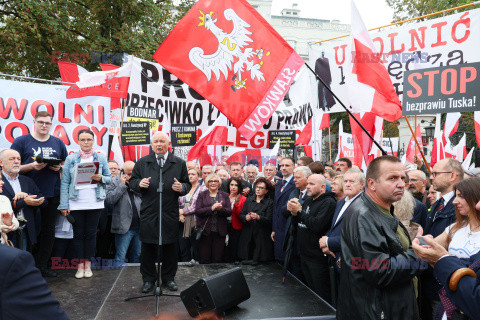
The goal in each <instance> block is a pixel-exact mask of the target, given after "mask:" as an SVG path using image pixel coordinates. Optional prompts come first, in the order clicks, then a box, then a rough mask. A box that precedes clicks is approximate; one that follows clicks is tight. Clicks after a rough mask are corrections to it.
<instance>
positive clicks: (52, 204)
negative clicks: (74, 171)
mask: <svg viewBox="0 0 480 320" xmlns="http://www.w3.org/2000/svg"><path fill="white" fill-rule="evenodd" d="M52 120H53V117H52V115H51V114H50V113H48V112H46V111H40V112H37V114H36V115H35V120H33V127H34V130H33V131H32V132H31V133H29V134H26V135H23V136H20V137H18V138H16V139H15V140H14V141H13V143H12V146H11V149H14V150H17V151H18V153H20V157H21V158H22V164H21V166H20V173H21V174H24V175H26V176H28V177H30V178H32V180H33V181H34V182H35V184H36V185H37V187H38V188H39V189H40V190H42V193H43V195H44V197H45V200H46V203H47V205H45V206H44V207H42V208H40V212H41V216H42V224H41V229H40V235H39V239H38V253H37V257H36V262H37V267H38V268H39V269H40V271H41V272H42V275H43V276H44V277H56V276H57V273H56V272H55V271H53V270H51V269H48V268H47V265H48V261H49V259H50V256H51V254H52V249H53V243H54V241H55V221H56V218H57V215H58V214H60V212H59V211H58V210H57V207H58V205H59V203H60V169H61V165H60V164H56V165H52V164H48V163H46V162H45V161H46V160H52V159H54V160H57V161H60V162H63V161H65V159H66V158H67V155H68V154H67V148H66V147H65V144H64V143H63V141H62V140H60V139H59V138H57V137H54V136H52V135H50V129H51V128H52ZM38 156H41V158H42V159H43V161H42V162H40V161H39V158H37V157H38ZM37 160H38V161H37Z"/></svg>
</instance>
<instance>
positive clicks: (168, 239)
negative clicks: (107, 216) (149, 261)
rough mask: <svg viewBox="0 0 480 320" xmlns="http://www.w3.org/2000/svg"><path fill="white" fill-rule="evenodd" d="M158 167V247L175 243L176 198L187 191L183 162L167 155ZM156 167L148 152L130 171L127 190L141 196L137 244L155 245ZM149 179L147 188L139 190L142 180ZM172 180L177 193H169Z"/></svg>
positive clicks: (155, 162) (156, 211)
mask: <svg viewBox="0 0 480 320" xmlns="http://www.w3.org/2000/svg"><path fill="white" fill-rule="evenodd" d="M164 161H165V163H164V165H163V167H162V180H163V181H162V182H163V184H162V186H163V188H162V244H171V243H175V242H176V241H177V238H178V226H179V223H178V210H179V206H178V197H180V196H181V195H184V194H185V193H186V192H188V191H189V190H190V188H191V185H190V182H189V181H188V172H187V166H186V165H185V161H184V160H182V159H180V158H179V157H177V156H174V155H173V154H172V153H171V152H169V153H168V157H167V159H165V160H164ZM159 176H160V166H159V165H158V163H157V158H156V157H155V153H153V151H152V152H150V154H149V155H148V156H145V157H142V158H140V159H139V160H138V161H137V163H136V164H135V167H134V168H133V172H132V177H131V178H130V181H129V185H130V188H131V189H132V190H133V191H135V192H137V193H140V194H141V195H142V204H141V206H140V240H141V241H142V242H145V243H153V244H156V243H158V237H159V232H158V219H159V208H160V203H159V198H160V193H159V192H158V191H157V190H158V184H159V180H160V178H159ZM148 177H151V179H150V184H149V186H148V188H140V181H141V180H142V179H143V178H148ZM174 178H176V179H177V180H178V181H179V182H180V183H182V186H183V189H182V191H181V192H176V191H174V190H173V189H172V185H173V183H174Z"/></svg>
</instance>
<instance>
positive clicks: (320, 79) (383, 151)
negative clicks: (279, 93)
mask: <svg viewBox="0 0 480 320" xmlns="http://www.w3.org/2000/svg"><path fill="white" fill-rule="evenodd" d="M305 65H306V66H307V68H308V69H309V70H310V71H311V72H312V73H313V74H314V75H315V77H316V78H317V79H318V80H319V81H320V82H321V83H322V84H323V86H324V87H325V89H327V90H328V92H330V93H331V94H332V96H333V97H334V98H335V99H336V100H337V101H338V102H339V103H340V105H341V106H342V107H343V109H345V111H347V113H348V114H349V115H350V116H351V117H352V118H353V119H354V120H355V122H356V123H357V124H358V125H359V126H360V128H362V130H363V131H364V132H365V133H366V134H367V136H368V137H369V138H370V139H372V141H373V143H375V145H376V146H377V147H378V149H379V150H380V151H382V155H384V156H385V155H387V153H386V152H385V150H383V148H382V146H381V145H380V144H379V143H378V142H377V141H375V139H374V138H373V137H372V135H371V134H370V132H368V131H367V129H365V127H364V126H363V125H362V124H361V123H360V121H358V119H357V118H355V116H354V115H353V113H352V112H351V111H350V110H348V108H347V107H346V106H345V105H344V104H343V102H342V101H341V100H340V99H339V98H338V97H337V95H336V94H335V93H333V91H332V89H330V87H329V86H327V84H326V83H325V82H324V81H323V80H322V78H320V76H319V75H318V74H316V73H315V71H313V69H312V68H311V67H310V66H309V65H308V63H305Z"/></svg>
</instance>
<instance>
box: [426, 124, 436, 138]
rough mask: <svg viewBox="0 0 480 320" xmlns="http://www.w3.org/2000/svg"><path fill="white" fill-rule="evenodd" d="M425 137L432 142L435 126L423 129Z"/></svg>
mask: <svg viewBox="0 0 480 320" xmlns="http://www.w3.org/2000/svg"><path fill="white" fill-rule="evenodd" d="M425 135H426V136H427V138H428V140H430V141H433V138H434V137H435V126H432V125H430V126H428V127H425Z"/></svg>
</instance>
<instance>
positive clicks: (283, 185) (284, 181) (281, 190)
mask: <svg viewBox="0 0 480 320" xmlns="http://www.w3.org/2000/svg"><path fill="white" fill-rule="evenodd" d="M286 182H287V180H282V184H281V187H282V188H281V189H280V192H283V188H285V183H286Z"/></svg>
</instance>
